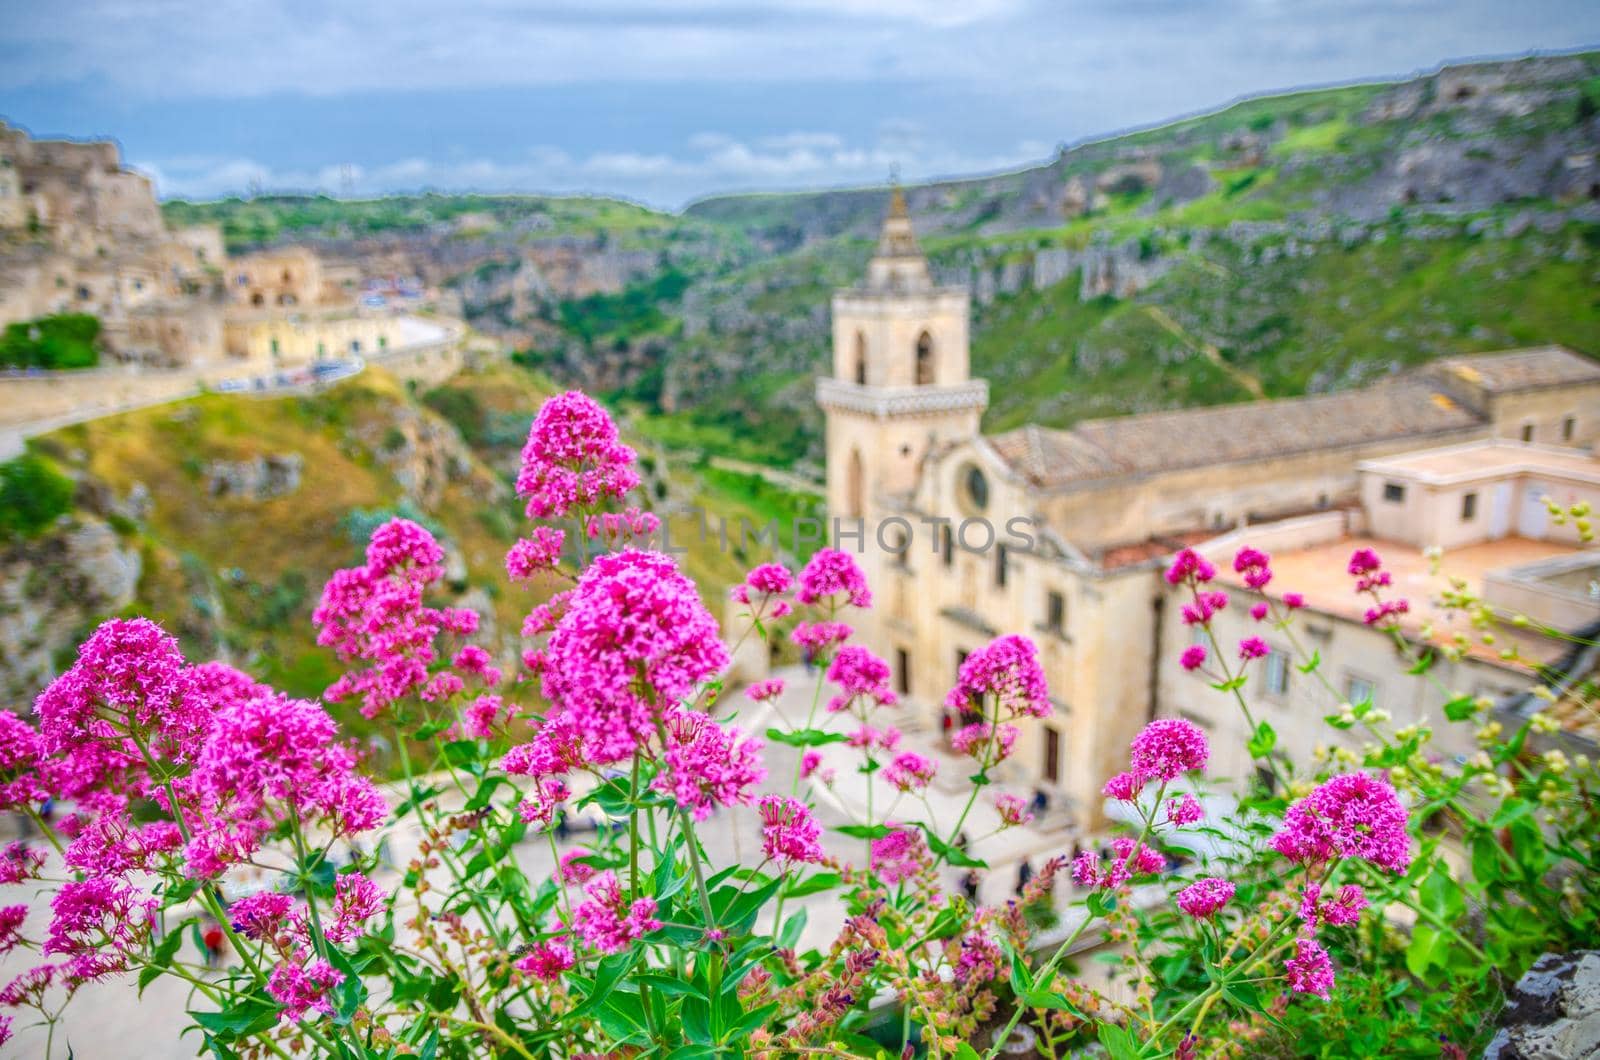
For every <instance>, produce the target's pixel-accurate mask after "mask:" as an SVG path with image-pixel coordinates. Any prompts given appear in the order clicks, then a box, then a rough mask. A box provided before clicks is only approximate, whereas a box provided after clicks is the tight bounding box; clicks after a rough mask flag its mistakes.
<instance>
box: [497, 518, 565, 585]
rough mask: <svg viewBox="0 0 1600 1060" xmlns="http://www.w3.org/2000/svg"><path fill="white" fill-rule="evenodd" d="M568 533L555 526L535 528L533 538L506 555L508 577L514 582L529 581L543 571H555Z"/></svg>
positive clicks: (523, 539)
mask: <svg viewBox="0 0 1600 1060" xmlns="http://www.w3.org/2000/svg"><path fill="white" fill-rule="evenodd" d="M566 543H567V532H566V531H565V530H557V529H556V528H555V527H553V526H538V527H534V530H533V536H532V537H524V538H521V539H520V540H518V541H517V543H516V544H514V545H512V546H511V551H510V552H507V553H506V576H507V577H509V578H510V579H511V580H512V581H514V582H521V581H527V580H528V579H530V578H532V577H533V576H534V575H536V574H538V573H540V572H541V571H551V570H555V569H556V567H557V566H558V565H559V564H560V563H561V550H562V548H563V547H565V545H566Z"/></svg>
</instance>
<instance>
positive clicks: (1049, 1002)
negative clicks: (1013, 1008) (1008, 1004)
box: [1017, 990, 1083, 1017]
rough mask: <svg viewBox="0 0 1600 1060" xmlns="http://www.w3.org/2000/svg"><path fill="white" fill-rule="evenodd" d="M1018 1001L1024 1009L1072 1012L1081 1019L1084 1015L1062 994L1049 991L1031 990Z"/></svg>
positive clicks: (1018, 998)
mask: <svg viewBox="0 0 1600 1060" xmlns="http://www.w3.org/2000/svg"><path fill="white" fill-rule="evenodd" d="M1017 1001H1018V1003H1019V1004H1021V1005H1022V1006H1023V1007H1024V1008H1049V1009H1056V1010H1057V1011H1060V1012H1070V1013H1072V1014H1073V1015H1075V1016H1079V1017H1081V1016H1082V1015H1083V1013H1082V1012H1079V1011H1078V1009H1077V1008H1076V1007H1075V1006H1074V1005H1073V1004H1072V1002H1070V1001H1068V1000H1067V999H1066V998H1064V997H1062V996H1061V995H1060V994H1054V993H1051V992H1050V991H1048V990H1030V991H1028V992H1027V993H1026V994H1021V995H1019V996H1018V997H1017Z"/></svg>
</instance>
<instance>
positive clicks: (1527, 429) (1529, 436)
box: [1522, 423, 1533, 442]
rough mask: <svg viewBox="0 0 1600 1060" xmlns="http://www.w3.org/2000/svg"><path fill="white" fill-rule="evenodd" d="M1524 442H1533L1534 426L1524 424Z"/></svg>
mask: <svg viewBox="0 0 1600 1060" xmlns="http://www.w3.org/2000/svg"><path fill="white" fill-rule="evenodd" d="M1522 440H1523V441H1525V442H1531V441H1533V424H1531V423H1524V424H1523V425H1522Z"/></svg>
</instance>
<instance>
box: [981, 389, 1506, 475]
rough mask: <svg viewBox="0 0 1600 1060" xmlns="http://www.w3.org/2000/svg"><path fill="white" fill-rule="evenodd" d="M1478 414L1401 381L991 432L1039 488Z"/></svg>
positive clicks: (1265, 453) (1420, 430)
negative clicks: (1056, 426)
mask: <svg viewBox="0 0 1600 1060" xmlns="http://www.w3.org/2000/svg"><path fill="white" fill-rule="evenodd" d="M1482 422H1483V419H1482V417H1481V416H1480V415H1479V414H1478V413H1476V412H1474V411H1473V410H1471V409H1468V408H1466V407H1465V406H1463V405H1460V404H1458V403H1457V402H1455V401H1453V400H1452V399H1451V398H1449V397H1448V396H1446V395H1445V394H1442V393H1440V392H1439V391H1438V390H1437V389H1436V388H1435V387H1433V386H1430V385H1428V384H1427V383H1425V382H1423V381H1420V380H1417V379H1408V380H1402V381H1397V382H1393V383H1386V384H1380V385H1378V386H1374V387H1369V388H1367V389H1364V390H1352V391H1346V392H1343V393H1337V394H1323V395H1317V396H1314V397H1302V398H1284V399H1279V400H1274V401H1256V402H1250V403H1246V404H1238V405H1221V406H1214V407H1211V408H1197V409H1183V410H1180V411H1175V412H1155V413H1148V414H1144V415H1136V416H1119V417H1116V418H1114V419H1102V420H1086V421H1084V422H1082V423H1079V424H1077V425H1076V426H1075V427H1073V428H1072V429H1070V430H1056V429H1052V428H1048V427H1039V426H1035V425H1029V426H1026V427H1021V428H1018V429H1017V430H1013V431H1007V432H1005V433H1003V434H997V435H991V436H989V438H988V441H989V444H990V445H991V446H993V448H994V450H995V452H996V453H997V454H998V455H999V456H1000V458H1001V459H1002V460H1004V461H1005V462H1006V464H1007V465H1009V466H1010V467H1011V468H1012V469H1013V470H1015V471H1016V472H1017V473H1018V474H1020V475H1022V476H1023V477H1024V478H1025V479H1027V480H1028V481H1029V482H1030V483H1032V484H1033V485H1035V486H1039V487H1043V488H1065V487H1069V486H1073V485H1076V484H1078V483H1083V482H1092V481H1095V480H1099V479H1106V478H1115V477H1119V476H1123V475H1128V476H1136V475H1148V474H1157V473H1160V472H1163V471H1177V470H1182V469H1186V468H1194V467H1204V466H1207V465H1211V464H1219V463H1233V462H1238V461H1248V460H1264V459H1267V458H1270V457H1273V456H1285V455H1290V454H1295V453H1305V452H1312V451H1316V450H1323V449H1339V448H1344V447H1348V446H1356V445H1364V444H1367V443H1371V442H1381V441H1385V440H1390V439H1402V438H1408V437H1418V438H1421V437H1427V436H1429V435H1434V434H1441V433H1446V432H1451V431H1457V430H1464V429H1466V428H1470V427H1474V426H1477V425H1479V424H1480V423H1482Z"/></svg>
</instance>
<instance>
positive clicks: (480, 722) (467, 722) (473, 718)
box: [461, 695, 509, 740]
mask: <svg viewBox="0 0 1600 1060" xmlns="http://www.w3.org/2000/svg"><path fill="white" fill-rule="evenodd" d="M504 707H505V701H504V700H503V699H501V698H500V697H499V696H495V695H488V696H479V697H478V698H477V699H474V700H473V701H472V702H471V703H468V704H467V705H466V707H465V708H463V709H462V711H461V727H462V728H463V729H465V730H466V733H467V736H468V737H470V738H471V739H474V740H488V739H492V738H493V736H494V730H495V726H496V725H497V724H498V723H499V721H500V712H501V711H502V710H503V709H504ZM507 717H508V720H509V712H507Z"/></svg>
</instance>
